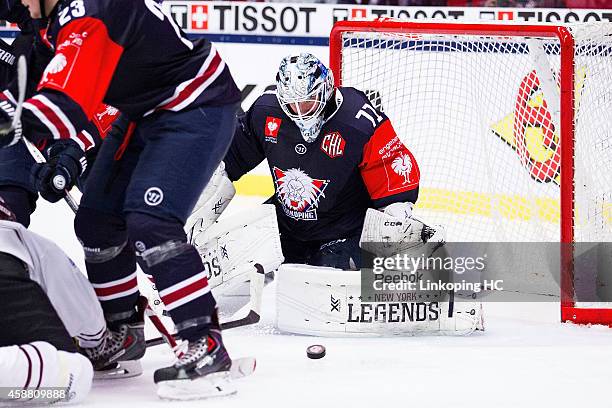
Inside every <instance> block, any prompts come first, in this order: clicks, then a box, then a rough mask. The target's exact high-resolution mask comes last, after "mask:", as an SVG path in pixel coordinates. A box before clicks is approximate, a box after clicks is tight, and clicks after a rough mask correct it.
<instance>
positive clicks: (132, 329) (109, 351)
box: [81, 322, 146, 379]
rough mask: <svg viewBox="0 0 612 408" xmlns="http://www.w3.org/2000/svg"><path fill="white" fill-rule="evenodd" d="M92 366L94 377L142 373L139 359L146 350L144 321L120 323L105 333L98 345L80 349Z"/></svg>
mask: <svg viewBox="0 0 612 408" xmlns="http://www.w3.org/2000/svg"><path fill="white" fill-rule="evenodd" d="M81 350H82V352H83V354H84V355H85V356H86V357H87V358H88V359H89V361H91V364H92V365H93V367H94V379H112V378H128V377H135V376H137V375H140V374H142V367H141V365H140V361H139V360H140V359H141V358H142V357H143V356H144V354H145V351H146V345H145V338H144V322H138V323H130V324H122V325H120V326H119V328H118V329H117V330H116V331H114V330H110V329H106V335H105V337H104V339H103V340H102V343H100V345H99V346H98V347H94V348H85V349H81Z"/></svg>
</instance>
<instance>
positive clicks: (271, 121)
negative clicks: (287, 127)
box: [264, 116, 282, 143]
mask: <svg viewBox="0 0 612 408" xmlns="http://www.w3.org/2000/svg"><path fill="white" fill-rule="evenodd" d="M281 123H282V119H279V118H275V117H274V116H268V117H267V118H266V126H265V128H264V136H265V137H266V142H270V143H276V138H277V137H278V130H279V129H280V125H281Z"/></svg>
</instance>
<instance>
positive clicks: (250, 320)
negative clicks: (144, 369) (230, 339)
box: [146, 310, 261, 347]
mask: <svg viewBox="0 0 612 408" xmlns="http://www.w3.org/2000/svg"><path fill="white" fill-rule="evenodd" d="M260 319H261V317H260V316H259V315H258V314H257V313H256V312H254V311H253V310H251V311H249V314H248V315H246V316H245V317H243V318H242V319H238V320H230V321H229V322H225V323H221V330H228V329H235V328H237V327H242V326H248V325H250V324H255V323H258V322H259V320H260ZM172 337H173V338H174V339H175V340H176V341H179V340H181V336H179V335H178V333H175V334H173V335H172ZM164 343H166V340H164V338H163V337H155V338H153V339H149V340H147V341H146V345H147V347H153V346H159V345H160V344H164Z"/></svg>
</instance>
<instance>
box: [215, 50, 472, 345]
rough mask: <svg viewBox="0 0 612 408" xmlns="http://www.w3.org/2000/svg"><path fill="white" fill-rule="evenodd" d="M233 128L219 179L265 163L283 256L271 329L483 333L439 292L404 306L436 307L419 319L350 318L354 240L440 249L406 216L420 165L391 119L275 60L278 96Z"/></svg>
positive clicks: (323, 77) (296, 65) (294, 64)
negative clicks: (359, 320)
mask: <svg viewBox="0 0 612 408" xmlns="http://www.w3.org/2000/svg"><path fill="white" fill-rule="evenodd" d="M238 121H239V126H238V129H237V130H236V133H235V136H234V140H233V142H232V145H231V147H230V150H229V151H228V153H227V155H226V156H225V159H224V163H225V169H226V171H227V175H228V177H229V179H230V180H232V181H234V180H238V179H239V178H240V177H242V176H243V175H244V174H245V173H247V172H248V171H250V170H251V169H253V168H254V167H255V166H257V165H258V164H259V163H261V162H262V161H263V160H264V159H267V161H268V166H269V167H270V172H271V174H272V178H273V181H274V188H275V196H274V197H273V198H271V199H270V200H269V202H272V203H274V205H275V206H276V213H277V218H278V225H279V231H280V235H281V236H280V238H281V244H282V252H283V255H284V257H285V264H283V265H282V266H281V267H280V268H279V270H278V282H277V299H278V302H277V309H276V311H277V316H276V322H277V325H278V327H279V328H280V329H281V330H287V331H292V332H297V333H304V334H322V333H328V334H329V333H335V334H340V333H342V335H346V334H348V333H349V332H356V333H364V332H375V333H384V332H385V331H389V332H396V333H402V332H405V333H411V334H412V333H415V332H427V333H432V334H468V333H471V332H473V331H474V330H475V329H476V328H478V327H479V325H481V319H480V305H479V304H471V303H470V304H468V303H464V304H461V305H456V304H455V305H453V302H454V300H453V297H452V295H450V294H446V293H442V294H440V298H439V299H437V300H436V301H435V302H433V301H431V302H429V304H428V305H425V304H424V303H423V304H417V303H418V302H405V304H403V306H402V307H406V310H413V308H414V310H416V308H418V307H421V308H423V307H430V308H431V310H434V311H435V313H432V314H431V315H429V316H427V317H424V318H423V321H420V320H416V321H413V320H410V319H407V320H406V321H403V322H400V321H399V320H397V321H396V320H395V317H393V318H390V321H389V322H385V323H386V324H382V325H381V324H377V323H380V322H384V320H383V318H384V317H385V316H390V314H387V313H386V312H385V313H382V314H381V315H380V316H377V317H376V318H375V319H374V324H372V325H370V324H367V321H368V318H367V317H364V319H363V322H364V323H366V324H362V323H356V322H357V320H356V319H355V317H354V315H351V314H350V311H351V310H358V308H360V307H361V299H362V297H361V296H362V292H361V289H362V288H361V275H360V272H359V271H355V270H356V269H359V268H360V267H361V266H364V265H362V262H361V247H363V246H364V243H366V245H370V244H371V243H372V242H381V241H383V240H386V241H387V242H389V243H391V242H393V243H395V244H398V243H401V246H402V248H404V247H406V248H410V250H413V249H419V250H421V248H422V250H424V251H427V250H435V249H438V248H441V247H442V243H443V241H444V231H443V228H441V227H440V228H430V227H428V226H427V225H425V224H423V223H422V222H421V221H419V220H417V219H415V218H414V217H413V216H412V208H413V206H414V204H415V203H416V201H417V198H418V193H419V181H420V173H419V167H418V165H417V162H416V160H415V158H414V156H413V155H412V153H411V152H410V151H409V150H408V148H407V147H406V146H405V145H404V144H403V143H402V141H401V140H400V139H399V137H398V135H397V134H396V132H395V130H394V129H393V126H392V124H391V121H390V120H389V118H388V117H387V116H386V115H385V113H384V112H382V111H380V110H379V109H377V108H376V107H374V106H373V105H372V103H371V101H370V100H369V99H368V97H367V96H366V95H365V94H364V93H363V92H361V91H359V90H357V89H354V88H350V87H335V86H334V79H333V75H332V72H331V71H330V70H329V69H328V68H327V67H325V65H323V64H322V63H321V61H319V60H318V59H317V58H316V57H315V56H313V55H311V54H306V53H303V54H299V55H292V56H289V57H286V58H284V59H283V60H282V61H281V64H280V68H279V71H278V74H277V77H276V90H275V91H272V92H265V93H264V94H263V95H262V96H261V97H259V98H258V99H257V100H256V101H255V102H254V104H253V105H252V107H251V108H250V109H249V110H248V111H247V112H246V113H245V114H244V115H242V116H240V117H239V120H238ZM407 136H408V135H407ZM398 248H399V246H398ZM379 249H380V247H379ZM390 249H395V248H394V246H393V245H392V246H391V248H390ZM385 251H386V249H385ZM377 255H379V256H389V255H391V253H390V254H388V255H387V254H384V255H383V254H377ZM321 267H327V268H321ZM330 267H331V268H330ZM332 268H333V269H332ZM347 270H352V271H347ZM305 281H308V283H309V284H308V285H304V283H303V282H305ZM334 288H339V289H334ZM330 298H331V312H330V307H329V305H330V303H329V302H330ZM355 299H359V301H358V302H356V301H355ZM318 305H324V306H318ZM374 306H376V307H375V310H377V311H381V310H386V309H384V308H385V307H386V305H385V304H382V305H380V304H375V305H373V304H368V305H365V306H364V309H363V310H364V316H366V311H367V310H368V309H367V308H368V307H371V308H374ZM395 306H396V307H399V306H398V305H395ZM453 307H454V309H453ZM423 310H424V309H423ZM453 310H455V311H457V313H454V312H453ZM341 311H342V312H341ZM347 311H349V312H348V314H347ZM472 311H473V313H472ZM391 320H393V321H391ZM332 322H341V324H332ZM395 323H398V324H395Z"/></svg>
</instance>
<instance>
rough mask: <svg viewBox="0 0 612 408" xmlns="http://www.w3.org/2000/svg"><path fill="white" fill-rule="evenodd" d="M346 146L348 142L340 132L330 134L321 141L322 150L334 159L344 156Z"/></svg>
mask: <svg viewBox="0 0 612 408" xmlns="http://www.w3.org/2000/svg"><path fill="white" fill-rule="evenodd" d="M344 146H346V141H345V140H344V138H343V137H342V136H341V135H340V133H338V132H331V133H328V134H326V135H325V136H323V139H322V140H321V150H323V152H324V153H325V154H326V155H328V156H329V157H330V158H332V159H335V158H336V157H340V156H342V155H344Z"/></svg>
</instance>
